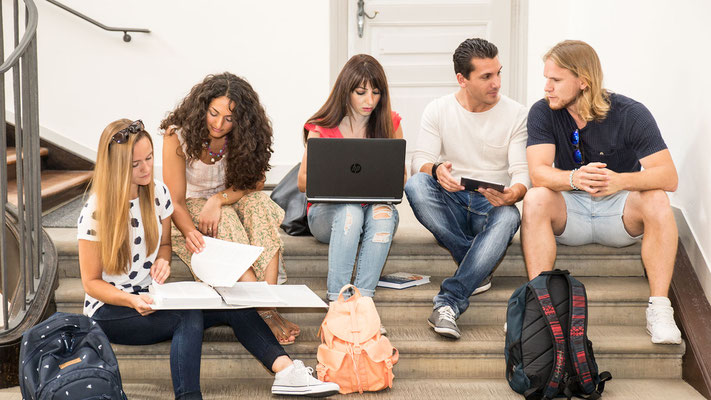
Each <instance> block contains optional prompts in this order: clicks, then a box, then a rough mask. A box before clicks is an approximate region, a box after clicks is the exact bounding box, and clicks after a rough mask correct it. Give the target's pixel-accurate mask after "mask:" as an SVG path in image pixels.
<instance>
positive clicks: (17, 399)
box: [0, 376, 704, 400]
mask: <svg viewBox="0 0 711 400" xmlns="http://www.w3.org/2000/svg"><path fill="white" fill-rule="evenodd" d="M240 378H241V377H239V378H237V379H230V381H229V382H210V381H205V380H203V381H202V394H203V398H204V399H205V400H210V399H225V400H226V399H254V400H261V399H265V400H266V399H274V396H272V394H271V386H272V382H273V379H272V378H264V379H240ZM123 388H124V392H125V393H126V395H127V396H128V398H129V399H143V400H159V399H160V400H162V399H170V398H172V397H173V386H172V385H171V384H170V383H168V382H166V383H155V382H150V383H133V382H131V383H126V382H125V381H124V384H123ZM0 398H1V399H4V400H21V399H22V396H21V395H20V387H19V386H16V387H12V388H8V389H0ZM332 398H340V399H346V398H348V399H382V400H394V399H398V400H400V399H408V400H425V399H426V400H429V399H473V398H474V399H485V400H486V399H497V400H521V399H522V396H521V395H520V394H518V393H516V392H514V391H513V390H511V388H510V387H509V385H508V383H507V382H506V380H505V379H407V378H400V377H399V376H396V377H395V381H394V383H393V387H392V389H386V390H383V391H380V392H375V393H364V394H358V393H353V394H349V395H347V396H346V395H336V396H332ZM603 399H605V400H667V399H684V400H703V399H704V397H703V396H702V395H701V394H700V393H699V392H697V391H696V390H694V388H692V387H691V386H690V385H689V384H687V383H686V382H684V381H683V380H681V379H617V378H614V379H613V380H612V381H610V382H608V383H607V385H605V392H604V393H603Z"/></svg>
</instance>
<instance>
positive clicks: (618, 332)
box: [113, 321, 685, 358]
mask: <svg viewBox="0 0 711 400" xmlns="http://www.w3.org/2000/svg"><path fill="white" fill-rule="evenodd" d="M386 328H387V330H388V338H389V339H390V341H391V342H392V344H393V346H395V347H396V348H397V349H398V350H399V351H400V358H403V357H405V358H413V357H414V358H417V357H434V356H439V357H446V358H452V357H454V358H461V357H465V358H469V357H472V356H475V355H477V356H481V355H485V356H487V357H493V358H503V357H504V352H503V349H504V341H505V333H504V330H503V326H501V325H496V326H494V325H462V326H460V329H461V331H462V337H461V338H460V339H459V340H452V339H447V338H444V337H442V336H440V335H438V334H437V333H435V332H434V330H432V329H431V328H430V327H429V326H428V325H427V323H426V322H425V321H422V323H421V324H419V325H392V326H387V327H386ZM318 329H319V328H318V327H315V326H302V327H301V335H300V336H299V337H298V338H297V340H296V342H295V343H294V344H292V345H289V346H286V347H285V349H286V350H287V351H288V352H289V354H291V355H292V356H296V357H297V358H298V357H300V356H301V357H303V356H307V357H308V356H310V357H313V356H315V355H316V349H317V347H318V344H319V343H320V340H319V339H318V336H317V332H318ZM588 336H589V338H590V340H591V341H592V342H593V345H594V351H595V356H596V357H605V356H610V355H612V356H614V357H624V356H625V355H631V356H633V357H644V356H646V357H656V358H663V357H674V358H676V357H681V356H682V355H683V354H684V349H685V345H684V344H683V343H682V344H681V345H658V344H653V343H652V342H651V341H650V338H649V335H648V334H647V332H646V330H645V327H644V326H619V325H596V326H591V327H589V330H588ZM113 348H114V351H115V352H116V355H117V356H118V357H126V356H139V355H140V356H158V357H167V356H168V354H169V352H170V342H162V343H158V344H154V345H147V346H129V345H113ZM202 354H203V356H206V355H222V356H227V355H233V356H247V357H250V355H249V353H248V352H247V351H246V350H245V349H244V347H242V346H241V345H240V344H239V343H238V342H237V340H236V339H235V337H234V334H233V333H232V330H231V329H230V328H229V327H227V326H218V327H214V328H210V329H208V330H207V331H206V332H205V336H204V338H203V349H202Z"/></svg>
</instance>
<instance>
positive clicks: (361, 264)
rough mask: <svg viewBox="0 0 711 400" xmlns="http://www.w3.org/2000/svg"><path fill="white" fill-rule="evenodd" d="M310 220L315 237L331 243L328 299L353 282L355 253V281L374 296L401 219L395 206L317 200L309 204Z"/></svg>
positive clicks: (335, 296) (359, 287)
mask: <svg viewBox="0 0 711 400" xmlns="http://www.w3.org/2000/svg"><path fill="white" fill-rule="evenodd" d="M308 221H309V229H310V230H311V233H312V234H313V235H314V237H315V238H316V239H317V240H318V241H320V242H322V243H328V244H329V246H328V280H327V290H328V299H329V300H330V301H334V300H336V299H338V292H340V290H341V288H342V287H343V286H344V285H347V284H349V283H350V282H351V275H352V274H353V265H354V264H355V263H356V254H357V255H358V263H357V265H356V275H355V280H354V281H353V284H354V285H355V287H357V288H358V290H359V291H360V294H361V295H363V296H369V297H373V295H374V294H375V286H376V285H377V284H378V280H379V279H380V273H381V272H382V271H383V266H384V265H385V260H386V259H387V257H388V252H389V251H390V244H391V243H392V238H393V236H394V235H395V230H396V229H397V224H398V221H399V219H398V213H397V209H396V208H395V206H393V205H389V204H366V205H360V204H326V203H317V204H313V205H311V207H310V208H309V213H308ZM359 244H360V253H359V252H358V245H359Z"/></svg>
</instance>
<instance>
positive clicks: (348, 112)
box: [298, 54, 402, 301]
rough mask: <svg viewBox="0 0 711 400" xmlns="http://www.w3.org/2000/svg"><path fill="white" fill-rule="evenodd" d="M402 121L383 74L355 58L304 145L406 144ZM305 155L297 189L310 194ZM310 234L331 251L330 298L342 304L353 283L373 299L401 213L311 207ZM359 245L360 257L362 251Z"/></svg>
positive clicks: (307, 128)
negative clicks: (315, 141) (333, 141)
mask: <svg viewBox="0 0 711 400" xmlns="http://www.w3.org/2000/svg"><path fill="white" fill-rule="evenodd" d="M400 119H401V118H400V116H399V115H398V114H397V113H396V112H394V111H391V109H390V95H389V91H388V82H387V79H386V77H385V71H383V67H382V66H381V65H380V63H379V62H378V61H377V60H376V59H375V58H373V57H371V56H369V55H366V54H358V55H355V56H353V57H352V58H351V59H350V60H348V62H347V63H346V65H345V66H343V69H342V70H341V73H340V74H339V75H338V78H337V79H336V83H335V85H334V86H333V90H332V91H331V94H330V95H329V96H328V99H327V100H326V103H325V104H324V105H323V106H322V107H321V109H320V110H318V111H317V112H316V114H314V116H312V117H311V118H310V119H309V120H308V121H307V122H306V124H305V125H304V141H306V140H308V139H311V138H319V137H321V138H338V139H343V138H402V127H401V126H400ZM306 151H307V149H305V150H304V157H303V161H302V162H301V169H300V170H299V182H298V185H299V189H300V190H301V191H302V192H303V191H305V190H306V179H307V177H306ZM307 219H308V223H309V229H310V230H311V233H312V234H313V235H314V237H315V238H316V239H318V240H319V241H320V242H323V243H329V247H328V298H329V300H331V301H333V300H336V299H337V298H338V292H339V291H340V290H341V288H342V287H343V285H346V284H348V283H350V282H351V275H352V273H353V265H354V264H356V256H357V264H356V273H355V279H354V282H353V284H354V285H355V286H356V287H357V288H358V289H359V290H360V293H361V294H362V295H364V296H370V297H372V296H373V294H374V293H375V286H376V285H377V283H378V279H379V278H380V273H381V272H382V270H383V266H384V265H385V259H386V258H387V256H388V252H389V251H390V243H391V242H392V237H393V235H394V234H395V229H396V228H397V224H398V213H397V209H395V206H393V205H390V204H326V203H317V204H313V205H311V206H310V207H309V210H308V217H307ZM359 245H360V251H359V250H358V247H359Z"/></svg>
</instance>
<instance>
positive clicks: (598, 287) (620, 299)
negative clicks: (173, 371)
mask: <svg viewBox="0 0 711 400" xmlns="http://www.w3.org/2000/svg"><path fill="white" fill-rule="evenodd" d="M442 280H443V278H442V277H432V278H431V282H430V283H429V284H426V285H421V286H415V287H411V288H408V289H403V290H395V289H388V288H378V289H377V290H376V292H375V302H376V304H377V305H378V306H386V305H389V304H395V305H401V303H407V304H415V303H425V304H427V305H430V306H431V305H432V298H433V297H434V295H435V294H437V292H438V291H439V285H440V283H441V282H442ZM580 281H581V282H582V283H583V284H584V285H585V287H586V291H587V294H588V298H589V299H590V302H591V306H595V305H600V304H603V303H604V304H609V303H612V304H615V303H634V305H638V306H639V305H645V304H646V303H647V300H648V296H649V285H648V283H647V280H646V279H645V278H643V277H581V278H580ZM525 282H526V278H524V277H508V276H501V277H499V276H495V277H494V278H493V279H492V287H491V289H490V290H488V291H487V292H484V293H482V294H479V295H476V296H473V297H471V298H470V301H471V303H472V305H471V307H476V304H480V303H499V304H501V305H506V302H508V299H509V297H511V293H513V291H514V290H515V289H517V288H518V287H519V286H521V285H523V284H524V283H525ZM287 284H291V285H307V286H308V287H309V288H310V289H311V290H313V291H314V292H315V293H316V294H317V295H319V296H321V297H322V298H324V299H325V293H326V280H325V279H317V278H290V279H289V280H288V282H287ZM55 298H56V299H57V302H58V303H59V302H61V303H71V302H75V303H81V302H83V301H84V289H83V287H82V284H81V279H80V278H61V279H59V287H58V288H57V290H56V291H55Z"/></svg>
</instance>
